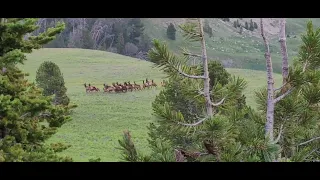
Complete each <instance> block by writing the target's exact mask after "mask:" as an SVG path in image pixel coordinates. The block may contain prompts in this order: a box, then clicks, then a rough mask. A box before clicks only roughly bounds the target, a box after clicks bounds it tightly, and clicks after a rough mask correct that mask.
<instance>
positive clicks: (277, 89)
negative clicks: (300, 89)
mask: <svg viewBox="0 0 320 180" xmlns="http://www.w3.org/2000/svg"><path fill="white" fill-rule="evenodd" d="M285 85H287V82H285V83H284V84H282V85H281V86H280V87H279V88H276V89H274V90H273V91H274V92H276V91H279V90H280V89H282V88H283V87H284V86H285Z"/></svg>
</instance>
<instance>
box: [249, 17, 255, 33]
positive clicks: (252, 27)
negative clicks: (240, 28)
mask: <svg viewBox="0 0 320 180" xmlns="http://www.w3.org/2000/svg"><path fill="white" fill-rule="evenodd" d="M249 30H250V31H253V30H254V25H253V21H252V19H251V20H250V25H249Z"/></svg>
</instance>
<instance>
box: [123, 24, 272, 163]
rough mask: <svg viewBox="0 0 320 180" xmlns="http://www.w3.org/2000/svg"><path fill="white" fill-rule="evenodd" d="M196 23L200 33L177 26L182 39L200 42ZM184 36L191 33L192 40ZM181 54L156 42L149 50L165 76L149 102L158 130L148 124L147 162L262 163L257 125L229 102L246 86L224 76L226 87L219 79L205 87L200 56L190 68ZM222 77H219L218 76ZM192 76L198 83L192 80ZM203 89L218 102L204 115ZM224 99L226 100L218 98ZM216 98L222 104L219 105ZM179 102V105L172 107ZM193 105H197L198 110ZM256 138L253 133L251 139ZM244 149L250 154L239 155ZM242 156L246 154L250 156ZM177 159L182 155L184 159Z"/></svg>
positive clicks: (247, 113) (248, 112) (251, 114)
mask: <svg viewBox="0 0 320 180" xmlns="http://www.w3.org/2000/svg"><path fill="white" fill-rule="evenodd" d="M199 24H200V26H198V27H200V28H199V29H200V30H199V29H193V28H196V27H197V26H196V25H195V24H193V23H187V24H185V25H182V26H181V28H182V30H183V31H184V32H185V34H186V35H189V36H185V37H187V38H189V39H190V40H193V41H197V40H198V41H199V40H200V41H201V42H202V43H203V39H202V38H201V37H203V36H201V32H202V33H203V31H202V30H201V27H202V26H201V20H200V23H199ZM199 32H200V33H199ZM197 33H199V34H200V37H198V36H195V35H197ZM190 34H193V36H191V35H190ZM202 45H203V44H202ZM202 47H204V48H202V50H203V49H205V46H204V45H203V46H202ZM183 54H184V56H182V57H181V56H177V55H175V54H174V53H172V52H169V50H168V49H167V46H166V45H165V44H161V43H160V42H159V41H157V40H155V41H154V49H152V50H151V51H150V52H149V57H150V60H151V61H152V62H154V63H156V64H157V65H158V66H160V67H162V68H163V70H164V72H166V73H167V74H168V75H169V76H170V78H169V82H168V83H167V84H166V87H165V90H164V91H162V92H161V93H160V94H159V96H158V97H157V99H156V101H155V102H157V103H154V104H153V109H154V112H155V114H156V116H157V119H158V121H157V123H158V126H156V125H153V124H150V126H149V131H150V133H149V137H150V139H149V144H150V146H151V148H152V149H153V150H152V151H153V153H152V155H151V156H150V157H151V158H152V161H154V160H157V161H165V160H166V161H174V159H175V161H179V162H180V161H185V160H186V161H222V160H223V161H237V160H238V161H240V160H244V161H259V160H262V159H263V154H267V153H266V152H265V151H264V150H261V151H259V150H258V147H260V146H261V145H262V144H263V143H264V139H263V134H261V133H260V134H259V132H260V131H261V129H262V128H263V126H262V125H259V124H257V123H255V122H252V121H247V120H246V116H248V117H249V118H253V117H256V114H255V113H254V112H252V110H250V109H248V108H246V107H244V108H240V109H237V108H238V107H237V106H235V103H238V101H236V100H235V99H237V97H239V95H241V92H242V91H243V89H244V88H245V86H246V83H245V82H244V80H243V79H240V78H235V77H230V78H228V83H227V84H225V85H222V84H224V83H225V82H224V83H223V81H222V82H221V83H222V84H221V83H219V82H217V83H215V85H214V86H213V87H212V88H210V80H209V78H208V79H207V80H209V82H208V81H207V82H203V79H201V78H200V77H201V75H200V76H199V74H202V73H203V71H205V70H206V68H208V64H207V63H206V61H205V58H203V62H204V63H203V65H202V66H191V67H190V66H187V65H186V62H187V60H188V57H189V56H190V55H194V54H191V53H189V52H188V51H187V50H184V51H183ZM203 55H205V53H203ZM200 57H201V55H200ZM211 67H214V68H219V66H217V64H213V65H212V66H211ZM221 67H222V66H220V68H221ZM182 70H183V71H182ZM208 71H209V70H208ZM222 72H223V71H222ZM186 73H188V74H186ZM189 74H195V75H189ZM204 74H205V76H204V77H202V78H205V77H206V75H208V76H210V74H209V73H208V72H207V73H204ZM219 74H220V73H219ZM223 74H224V73H221V75H222V76H223ZM222 76H219V77H222ZM186 77H187V78H186ZM197 77H199V79H200V80H202V81H199V80H198V79H196V78H197ZM221 80H223V78H221ZM213 81H216V80H213ZM205 83H208V85H207V87H208V90H205V91H202V90H201V89H199V88H200V87H203V86H204V84H205ZM212 83H213V82H212ZM210 89H211V91H210ZM206 91H209V98H210V100H211V99H212V100H215V101H216V100H220V102H219V103H212V105H213V107H214V109H212V114H211V113H210V112H208V106H207V103H205V102H206V101H207V100H208V97H206V98H204V97H203V94H206ZM225 95H226V96H227V97H228V98H227V99H224V98H223V97H225ZM172 98H173V99H172ZM177 98H179V99H177ZM221 99H223V100H222V101H221ZM240 99H241V98H240ZM182 100H183V101H182ZM181 101H182V102H183V103H184V104H183V106H182V105H179V104H178V102H181ZM193 104H194V105H195V104H196V105H198V107H196V106H194V105H193ZM203 110H204V112H206V114H207V115H206V116H205V117H204V118H203V119H201V120H200V121H199V117H197V116H202V115H203ZM182 111H184V112H185V111H189V112H190V111H191V113H190V114H189V115H188V113H186V114H184V112H182ZM235 112H237V113H235ZM213 113H214V114H213ZM190 115H191V116H190ZM250 123H251V124H250ZM190 127H191V128H190ZM198 129H201V131H198ZM238 131H240V132H241V133H240V134H241V135H240V136H238V135H237V134H238V133H237V132H238ZM257 134H259V135H258V136H257ZM222 137H223V138H222ZM254 138H256V139H258V140H259V141H257V140H256V141H255V142H257V143H259V144H258V145H257V146H252V147H250V146H251V145H249V144H248V142H251V141H252V140H253V139H254ZM246 143H247V144H246ZM241 145H243V147H241ZM246 148H248V149H250V150H249V151H244V149H246ZM239 150H240V151H241V150H243V152H241V153H239ZM254 151H256V153H253V154H252V153H251V152H254ZM174 152H176V157H175V158H174V156H173V155H174ZM245 152H250V154H248V153H247V154H246V153H245ZM155 154H156V155H155ZM235 154H237V155H235ZM127 155H128V153H127ZM203 155H204V156H205V157H203ZM181 156H184V158H182V157H181ZM256 156H257V157H256ZM183 159H184V160H183Z"/></svg>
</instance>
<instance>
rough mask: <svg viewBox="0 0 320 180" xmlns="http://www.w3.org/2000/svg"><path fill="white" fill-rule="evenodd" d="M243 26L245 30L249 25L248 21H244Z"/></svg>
mask: <svg viewBox="0 0 320 180" xmlns="http://www.w3.org/2000/svg"><path fill="white" fill-rule="evenodd" d="M244 28H245V29H246V30H248V29H249V25H248V22H247V21H246V23H245V25H244Z"/></svg>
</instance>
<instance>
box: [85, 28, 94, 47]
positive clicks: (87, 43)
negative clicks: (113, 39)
mask: <svg viewBox="0 0 320 180" xmlns="http://www.w3.org/2000/svg"><path fill="white" fill-rule="evenodd" d="M82 48H83V49H93V48H94V42H93V39H92V37H91V36H90V31H89V30H88V29H85V30H83V31H82Z"/></svg>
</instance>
